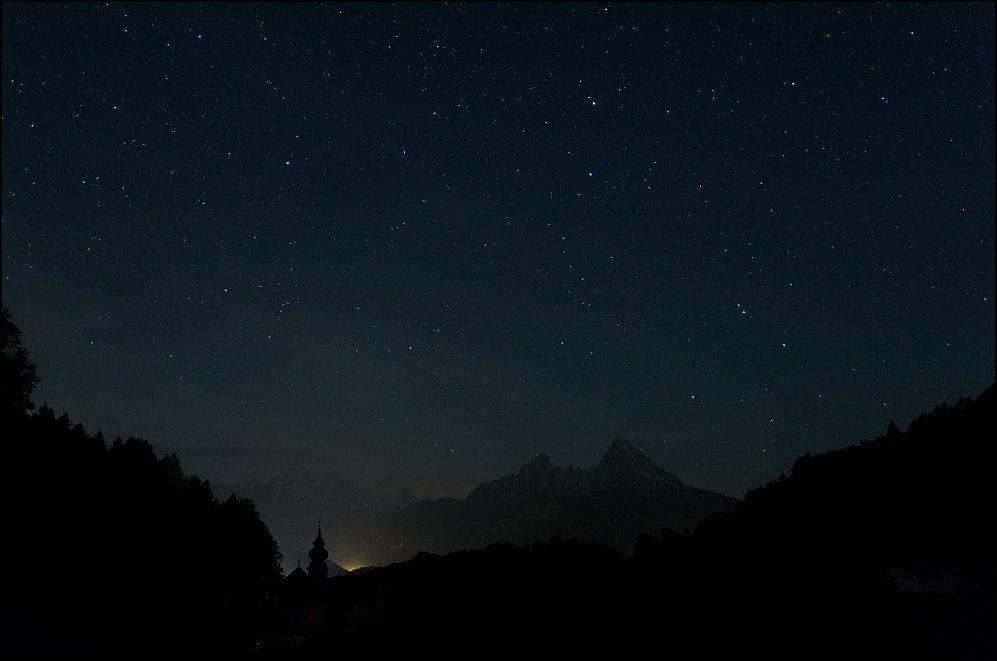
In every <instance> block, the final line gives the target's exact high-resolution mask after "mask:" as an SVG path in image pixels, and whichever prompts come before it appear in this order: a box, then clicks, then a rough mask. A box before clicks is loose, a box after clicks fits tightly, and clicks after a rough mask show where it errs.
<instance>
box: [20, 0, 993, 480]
mask: <svg viewBox="0 0 997 661" xmlns="http://www.w3.org/2000/svg"><path fill="white" fill-rule="evenodd" d="M3 74H4V76H3V299H4V303H5V304H6V305H8V306H9V307H10V308H11V310H12V313H13V315H14V320H15V322H16V323H18V324H19V325H20V327H21V328H22V330H23V333H24V335H23V341H24V343H25V345H26V346H27V347H28V348H29V349H31V351H32V356H33V358H34V359H35V361H36V362H37V363H38V366H39V374H40V376H41V377H42V382H41V384H40V385H39V387H38V389H37V391H36V397H35V400H36V402H37V403H39V404H40V403H41V402H48V403H49V404H50V405H51V406H52V407H53V408H55V409H56V410H57V412H61V411H63V410H68V411H69V414H70V417H71V418H72V419H73V420H74V421H80V422H83V424H84V425H85V426H86V428H87V429H88V431H91V432H95V431H96V430H97V429H102V430H103V431H104V433H105V434H106V435H109V436H111V437H113V436H116V435H119V434H120V435H124V436H128V435H130V434H134V435H138V436H142V437H147V438H148V439H149V440H150V442H152V444H153V445H154V446H155V447H156V449H157V451H159V452H160V453H162V452H174V451H175V452H177V453H178V454H179V455H180V458H181V462H182V464H183V466H184V468H185V470H186V471H187V472H195V473H197V474H198V475H199V476H200V477H202V478H208V479H210V480H211V481H213V482H219V481H230V480H236V479H247V478H261V479H264V478H269V477H272V476H274V475H277V474H280V473H284V472H288V473H291V474H298V473H300V472H302V471H305V470H309V471H312V472H318V473H325V474H333V475H337V476H340V477H345V478H347V479H350V480H352V481H354V482H356V483H358V484H359V485H361V486H362V487H364V488H366V489H368V490H370V491H373V492H389V491H397V490H399V489H401V488H402V487H403V486H408V487H409V488H410V489H411V490H412V491H413V493H415V494H416V495H419V496H427V495H428V496H439V495H455V496H464V495H466V494H467V492H468V491H470V489H472V488H473V487H474V486H476V485H477V484H478V482H480V481H482V480H486V479H494V478H496V477H498V476H500V475H503V474H505V473H508V472H511V471H514V470H517V469H518V468H519V466H520V465H521V464H523V463H525V462H527V461H529V460H531V459H532V458H533V457H534V456H535V455H536V454H537V453H541V452H547V453H548V454H549V455H550V458H551V461H552V462H553V463H555V464H562V465H567V464H569V463H571V464H574V465H576V466H589V465H593V464H595V463H596V462H597V461H598V460H599V458H600V457H601V455H602V454H603V452H605V450H606V449H607V448H608V446H609V444H610V442H611V441H612V439H613V438H614V437H625V438H627V439H628V440H630V441H632V442H634V443H635V444H636V445H638V446H639V447H641V448H642V449H643V450H644V451H645V453H647V454H648V455H649V456H650V457H651V458H652V459H653V460H654V461H655V462H656V463H658V464H659V465H661V466H663V467H665V468H666V469H668V470H669V471H671V472H673V473H674V474H675V475H677V476H678V477H679V478H680V479H683V480H684V481H686V482H689V483H691V484H693V485H696V486H701V487H706V488H710V489H714V490H718V491H722V492H724V493H728V494H732V495H736V496H741V495H743V494H744V492H745V491H746V490H747V489H750V488H752V487H754V486H758V485H759V484H761V483H764V482H766V481H768V480H771V479H774V478H776V477H777V476H778V475H779V473H781V472H784V471H787V470H788V468H789V466H790V465H791V464H792V462H793V460H794V459H795V458H796V457H797V456H799V455H801V454H803V453H805V452H812V453H813V452H822V451H825V450H827V449H831V448H839V447H843V446H846V445H850V444H853V443H855V442H857V441H859V440H861V439H864V438H872V437H874V436H875V435H877V434H879V433H882V432H884V431H885V429H886V426H887V425H888V423H889V422H890V420H896V421H897V423H898V424H899V425H900V426H901V427H902V428H906V425H907V424H908V423H909V422H910V420H911V419H912V418H913V417H916V416H917V415H919V414H920V413H923V412H925V411H927V410H930V409H931V408H932V407H933V406H934V405H936V404H938V403H941V402H943V401H950V402H951V401H953V400H954V399H955V398H956V397H958V396H961V395H965V396H975V395H977V394H978V393H979V392H981V391H982V390H983V389H984V388H985V387H986V386H988V385H989V384H990V383H992V382H993V381H994V7H993V5H992V4H982V5H952V4H946V5H930V6H924V5H902V6H886V5H875V6H872V5H864V4H846V5H831V6H829V5H813V4H808V5H786V4H779V5H769V6H759V5H733V6H730V5H722V6H711V5H691V6H690V5H688V4H683V5H669V6H651V5H637V6H619V5H608V6H606V5H602V6H600V5H591V4H586V5H573V6H565V5H541V6H536V5H523V4H517V5H503V6H480V5H477V4H475V5H468V6H460V5H432V6H424V5H417V6H411V5H405V6H400V7H391V6H384V5H336V6H318V7H314V6H305V5H286V4H285V5H250V6H246V5H232V4H224V5H198V4H191V3H186V4H182V5H146V4H141V5H111V6H104V5H100V6H97V5H69V6H62V5H41V6H39V5H23V4H11V5H6V4H5V5H4V7H3Z"/></svg>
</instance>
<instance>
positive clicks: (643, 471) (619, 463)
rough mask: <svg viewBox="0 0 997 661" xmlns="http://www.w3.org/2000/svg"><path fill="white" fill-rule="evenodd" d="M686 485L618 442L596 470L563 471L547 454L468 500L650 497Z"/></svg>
mask: <svg viewBox="0 0 997 661" xmlns="http://www.w3.org/2000/svg"><path fill="white" fill-rule="evenodd" d="M685 488H686V485H684V484H683V483H682V481H681V480H679V479H678V478H677V477H675V476H674V475H672V474H671V473H669V472H668V471H666V470H665V469H663V468H661V467H659V466H656V465H655V464H654V462H653V461H651V460H650V459H649V458H648V457H647V455H645V454H644V453H643V452H641V451H640V450H639V449H638V448H637V447H635V446H634V445H633V444H632V443H630V442H629V441H627V440H626V439H622V438H617V439H615V440H614V441H613V443H612V444H611V445H610V446H609V450H607V451H606V454H605V455H604V456H603V458H602V460H601V461H600V462H599V463H598V465H597V466H595V467H593V468H587V469H584V470H577V469H575V468H573V467H572V468H570V469H569V470H562V469H561V467H560V466H553V465H551V463H550V458H549V457H548V456H547V455H546V454H540V455H537V457H536V458H535V459H534V460H533V461H531V462H530V463H528V464H525V465H524V466H523V467H522V468H520V469H519V473H510V474H509V475H506V476H505V477H502V478H499V479H497V480H493V481H491V482H482V483H481V484H480V485H479V486H478V488H477V489H475V490H474V491H472V492H471V494H470V495H469V496H468V500H472V501H475V500H499V501H505V500H523V499H532V498H561V497H569V496H570V497H583V498H584V497H586V496H587V495H591V494H592V493H593V491H607V490H609V491H619V492H626V493H637V494H651V493H664V492H674V491H678V490H682V489H685Z"/></svg>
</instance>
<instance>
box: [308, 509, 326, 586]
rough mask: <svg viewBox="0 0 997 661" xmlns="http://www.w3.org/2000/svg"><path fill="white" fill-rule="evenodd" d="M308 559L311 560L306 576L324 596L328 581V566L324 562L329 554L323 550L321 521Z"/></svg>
mask: <svg viewBox="0 0 997 661" xmlns="http://www.w3.org/2000/svg"><path fill="white" fill-rule="evenodd" d="M308 557H309V558H311V559H312V561H311V562H310V563H308V576H310V577H311V579H312V580H313V581H315V585H317V586H318V587H319V589H320V590H322V593H323V594H325V592H326V582H327V581H328V579H329V566H328V565H327V564H325V561H326V559H327V558H328V557H329V552H328V551H326V550H325V541H324V540H323V539H322V522H321V521H319V522H318V535H317V536H316V537H315V541H314V542H312V550H311V551H309V552H308Z"/></svg>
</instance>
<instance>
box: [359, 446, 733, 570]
mask: <svg viewBox="0 0 997 661" xmlns="http://www.w3.org/2000/svg"><path fill="white" fill-rule="evenodd" d="M739 502H740V501H739V500H738V499H736V498H731V497H729V496H725V495H723V494H718V493H714V492H712V491H707V490H706V489H697V488H695V487H692V486H690V485H688V484H685V483H683V482H682V481H681V480H679V479H678V478H677V477H675V476H674V475H672V474H671V473H669V472H668V471H667V470H665V469H663V468H661V467H660V466H657V465H655V463H654V462H653V461H651V460H650V459H649V458H648V457H647V455H645V454H644V453H643V452H641V451H640V450H639V449H638V448H636V447H635V446H634V445H633V444H631V443H629V442H628V441H626V440H625V439H622V438H618V439H615V440H614V441H613V443H612V444H611V445H610V447H609V449H608V450H607V451H606V454H605V455H604V456H603V458H602V460H601V461H600V462H599V463H598V464H597V465H596V466H593V467H590V468H584V469H577V468H575V467H573V466H568V468H562V467H561V466H554V465H552V464H551V463H550V458H549V457H548V456H547V455H546V454H541V455H538V456H537V457H536V458H535V459H534V460H533V461H531V462H530V463H528V464H525V465H524V466H523V467H522V468H521V469H520V470H519V472H518V473H511V474H509V475H506V476H504V477H501V478H499V479H497V480H493V481H491V482H482V483H481V484H480V485H479V486H478V487H477V488H476V489H475V490H474V491H472V492H471V493H470V494H469V495H468V497H467V499H466V500H458V499H452V498H441V499H438V500H425V501H421V502H419V503H415V504H413V505H411V506H410V507H407V508H405V509H404V510H396V511H394V512H391V513H388V514H386V515H385V516H382V517H380V518H379V519H378V520H377V521H376V522H375V528H376V532H374V533H373V534H372V535H371V536H370V537H369V538H368V539H367V540H365V543H366V549H365V552H366V553H367V554H369V555H370V556H371V557H373V558H376V559H377V560H378V563H379V564H384V563H385V562H386V561H392V562H394V561H398V560H404V559H407V558H409V557H411V556H412V554H414V553H415V552H417V551H420V550H426V551H430V552H433V553H450V552H452V551H457V550H461V549H476V548H485V547H486V546H488V545H489V544H492V543H495V542H513V543H516V544H523V543H525V542H530V541H533V540H540V541H546V540H547V539H550V538H552V537H561V538H564V539H572V538H576V539H579V540H581V541H602V542H603V543H605V544H607V545H609V546H612V547H614V548H616V549H617V550H619V551H620V552H621V553H623V554H625V555H629V554H631V553H632V552H633V548H634V545H635V543H636V541H637V536H638V534H639V533H641V532H646V531H648V530H660V529H661V528H662V527H666V526H667V527H672V528H675V529H678V530H681V529H683V528H685V527H687V526H688V527H690V528H692V527H695V525H696V524H697V523H699V521H701V520H702V519H704V518H706V517H708V516H710V515H712V514H715V513H717V512H729V511H731V510H732V509H733V508H734V507H735V506H736V505H737V504H738V503H739Z"/></svg>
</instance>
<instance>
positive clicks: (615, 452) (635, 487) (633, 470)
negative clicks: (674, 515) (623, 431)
mask: <svg viewBox="0 0 997 661" xmlns="http://www.w3.org/2000/svg"><path fill="white" fill-rule="evenodd" d="M595 470H596V474H595V478H594V479H593V488H595V489H617V490H619V489H622V490H626V491H635V492H637V493H655V492H660V491H673V490H679V489H683V488H685V484H683V483H682V481H681V480H680V479H678V478H677V477H675V476H674V475H672V474H671V473H669V472H668V471H666V470H665V469H664V468H661V467H660V466H657V465H656V464H655V463H654V462H653V461H651V460H650V459H649V458H648V456H647V455H646V454H644V453H643V452H641V451H640V450H639V449H638V448H637V447H636V446H634V445H633V444H632V443H630V442H629V441H627V440H626V439H623V438H617V439H614V440H613V443H612V445H610V446H609V450H607V451H606V454H605V455H603V457H602V460H601V461H600V462H599V464H598V465H597V466H596V469H595Z"/></svg>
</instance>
